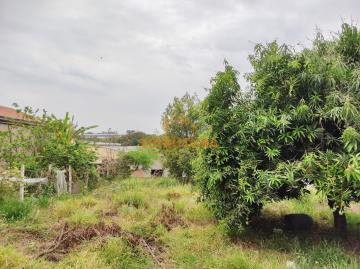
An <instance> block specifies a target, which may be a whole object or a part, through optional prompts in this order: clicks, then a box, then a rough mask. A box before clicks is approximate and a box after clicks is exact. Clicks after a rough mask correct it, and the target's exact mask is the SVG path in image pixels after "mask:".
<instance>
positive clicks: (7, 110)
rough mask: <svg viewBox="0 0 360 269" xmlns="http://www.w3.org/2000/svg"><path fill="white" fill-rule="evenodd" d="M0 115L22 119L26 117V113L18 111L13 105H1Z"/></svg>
mask: <svg viewBox="0 0 360 269" xmlns="http://www.w3.org/2000/svg"><path fill="white" fill-rule="evenodd" d="M0 117H6V118H11V119H17V120H21V119H24V114H22V113H20V112H17V111H16V110H15V109H13V108H11V107H6V106H0Z"/></svg>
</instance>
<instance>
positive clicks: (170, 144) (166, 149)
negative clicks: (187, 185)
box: [158, 93, 200, 182]
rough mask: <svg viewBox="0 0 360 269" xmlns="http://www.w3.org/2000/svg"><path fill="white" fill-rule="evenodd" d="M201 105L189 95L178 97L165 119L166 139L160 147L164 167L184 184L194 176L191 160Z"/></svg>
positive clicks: (168, 109) (167, 109)
mask: <svg viewBox="0 0 360 269" xmlns="http://www.w3.org/2000/svg"><path fill="white" fill-rule="evenodd" d="M198 102H199V101H198V98H197V97H196V96H191V95H189V94H188V93H186V94H185V95H184V96H183V97H181V98H178V97H175V98H174V100H173V102H172V103H170V104H169V105H168V107H167V108H166V110H165V112H164V114H163V117H162V127H163V129H164V136H163V137H162V139H161V143H160V145H158V146H160V151H161V153H162V154H163V157H164V159H165V167H167V168H168V169H169V171H170V174H171V175H172V176H174V177H175V178H177V179H179V180H181V181H184V182H189V181H190V180H191V178H192V177H193V174H194V172H193V169H192V164H191V160H192V159H193V157H194V156H195V155H196V149H195V147H194V142H195V141H196V140H197V138H198V135H199V131H200V124H199V110H198Z"/></svg>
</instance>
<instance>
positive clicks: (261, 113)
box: [196, 24, 360, 232]
mask: <svg viewBox="0 0 360 269" xmlns="http://www.w3.org/2000/svg"><path fill="white" fill-rule="evenodd" d="M359 40H360V32H359V30H358V29H357V28H356V27H354V26H350V25H348V24H343V25H342V30H341V32H340V33H339V34H338V35H335V36H333V38H332V39H330V40H326V39H324V38H323V36H322V35H321V34H320V33H319V34H318V36H317V38H316V39H315V40H314V42H313V46H312V47H311V48H306V49H303V50H302V51H295V50H294V49H293V48H292V47H290V46H288V45H285V44H283V45H279V44H278V43H277V42H272V43H268V44H265V45H261V44H259V45H256V47H255V51H254V54H253V55H250V57H249V59H250V63H251V64H252V66H253V69H254V71H253V72H252V73H250V74H248V75H247V76H246V78H247V79H248V81H249V82H250V89H249V90H247V91H242V90H241V89H240V86H239V84H238V72H237V71H236V70H234V68H233V67H231V66H230V65H229V64H228V63H227V62H225V71H222V72H219V73H217V75H216V76H215V77H214V78H213V80H212V87H211V89H210V91H209V95H208V96H207V97H206V99H205V100H204V102H203V111H204V115H205V118H204V120H205V122H206V124H207V126H208V127H209V130H208V136H207V137H208V140H209V141H210V140H212V139H215V140H216V143H217V147H212V148H207V149H202V150H201V154H200V158H199V160H198V162H197V163H196V168H197V169H196V170H197V178H198V180H199V181H200V182H201V187H202V198H203V200H204V201H205V202H206V203H207V205H208V206H209V208H211V209H212V210H213V212H214V213H215V215H216V216H217V217H218V218H219V219H223V220H225V221H226V223H227V224H228V227H229V228H230V229H231V230H233V231H234V232H236V230H237V229H239V228H240V227H242V226H244V225H248V224H249V223H250V222H251V220H252V219H253V218H254V217H255V216H258V215H259V213H260V212H261V209H262V207H263V205H264V204H265V203H267V202H269V201H273V200H281V199H284V198H298V197H300V195H301V194H302V193H303V192H306V189H305V187H306V186H308V185H310V184H312V185H314V186H315V188H316V190H317V191H318V192H321V193H323V194H324V195H325V196H326V197H327V200H328V204H329V206H330V207H331V208H332V209H333V211H334V221H335V227H336V228H338V229H339V230H341V231H344V230H345V229H346V220H345V214H344V210H345V208H346V207H348V206H349V204H350V203H351V202H357V201H359V198H360V196H359V187H360V185H359V184H360V183H359V182H360V180H359V179H360V176H359V175H360V171H359V160H360V159H359V158H360V157H359V156H360V155H359V150H360V147H359V141H360V140H359V137H360V134H359V131H360V129H359V128H360V126H359V116H360V113H359V109H358V108H359V104H360V103H359V102H360V99H359V87H360V76H359V68H360V62H359V55H360V42H359Z"/></svg>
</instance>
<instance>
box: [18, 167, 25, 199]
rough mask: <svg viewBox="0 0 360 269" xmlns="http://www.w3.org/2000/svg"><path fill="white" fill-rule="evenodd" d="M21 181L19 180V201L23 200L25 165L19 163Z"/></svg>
mask: <svg viewBox="0 0 360 269" xmlns="http://www.w3.org/2000/svg"><path fill="white" fill-rule="evenodd" d="M20 173H21V182H20V190H19V194H20V201H24V178H25V165H24V164H22V165H21V172H20Z"/></svg>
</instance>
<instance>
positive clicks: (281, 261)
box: [0, 178, 360, 269]
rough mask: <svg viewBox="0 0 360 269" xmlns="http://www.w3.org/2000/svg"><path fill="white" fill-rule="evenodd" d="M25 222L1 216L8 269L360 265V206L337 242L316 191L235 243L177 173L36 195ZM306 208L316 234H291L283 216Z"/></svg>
mask: <svg viewBox="0 0 360 269" xmlns="http://www.w3.org/2000/svg"><path fill="white" fill-rule="evenodd" d="M28 203H31V206H32V211H31V212H30V214H29V215H28V216H27V217H26V218H25V219H22V220H18V221H16V222H6V221H5V220H3V221H0V225H1V226H0V228H1V229H0V267H1V268H87V269H89V268H309V269H310V268H360V263H359V260H358V256H357V255H358V253H359V252H358V251H359V249H358V247H359V245H358V244H359V243H358V241H359V240H358V239H359V233H358V230H357V229H358V224H359V223H360V217H359V215H358V214H357V213H358V212H356V211H358V208H357V207H356V206H353V208H352V211H353V213H349V214H348V217H349V222H350V229H351V231H350V236H349V237H348V239H347V240H337V239H336V237H334V235H333V234H332V231H331V220H332V218H331V212H330V210H329V209H328V208H327V206H326V204H325V203H324V202H323V201H322V200H321V199H320V198H319V197H317V196H315V195H314V194H309V195H307V196H306V197H304V198H303V200H302V201H294V200H290V201H282V202H280V203H273V204H269V205H267V206H266V208H265V209H264V212H263V216H262V219H259V220H258V221H257V223H256V226H255V227H253V229H249V230H247V231H244V232H243V233H242V234H241V235H240V237H239V238H238V239H237V240H230V239H229V238H228V237H227V236H226V234H225V232H224V231H225V229H224V227H223V225H222V224H221V223H217V222H216V221H215V219H214V218H213V216H212V214H211V213H210V212H209V211H208V210H207V209H205V208H204V207H203V205H202V204H200V203H198V202H197V193H196V190H195V189H194V187H192V186H190V185H180V184H178V183H177V182H176V181H175V180H172V179H167V178H159V179H138V178H131V179H128V180H123V181H120V180H117V181H113V182H111V183H109V182H106V183H104V184H103V185H102V186H101V187H100V188H98V189H97V190H95V191H94V192H92V193H87V194H82V195H79V196H61V197H58V198H56V199H52V200H49V201H43V200H41V199H40V200H32V201H28ZM288 212H303V213H307V214H310V215H311V216H312V217H314V218H315V220H316V222H317V226H316V227H315V228H314V230H313V231H311V233H302V234H294V233H284V232H283V231H282V230H281V229H280V228H281V221H280V218H281V216H282V215H284V214H286V213H288Z"/></svg>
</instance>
